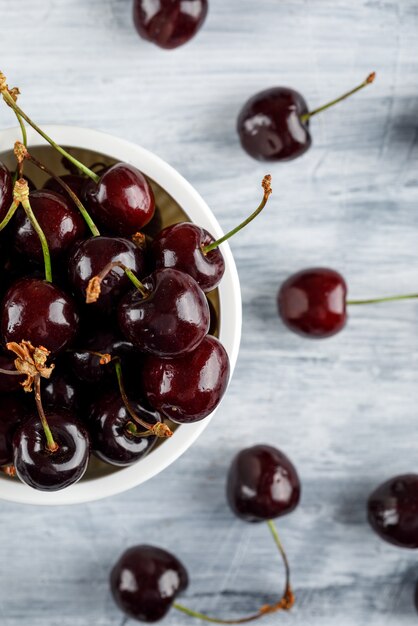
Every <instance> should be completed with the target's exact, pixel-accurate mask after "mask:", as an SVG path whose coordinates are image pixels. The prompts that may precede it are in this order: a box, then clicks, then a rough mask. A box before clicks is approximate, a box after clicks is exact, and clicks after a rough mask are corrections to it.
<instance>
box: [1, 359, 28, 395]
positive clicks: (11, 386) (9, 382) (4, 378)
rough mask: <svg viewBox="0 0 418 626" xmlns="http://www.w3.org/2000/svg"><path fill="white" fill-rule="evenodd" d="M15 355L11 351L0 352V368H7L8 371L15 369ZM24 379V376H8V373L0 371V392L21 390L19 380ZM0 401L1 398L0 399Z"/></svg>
mask: <svg viewBox="0 0 418 626" xmlns="http://www.w3.org/2000/svg"><path fill="white" fill-rule="evenodd" d="M15 358H16V355H13V354H12V353H11V352H9V353H8V354H7V353H3V352H0V369H2V370H8V371H9V372H14V371H16V368H15V365H14V362H15ZM24 379H25V376H9V374H1V373H0V394H2V393H11V392H13V391H21V390H22V386H21V384H20V383H21V382H22V381H23V380H24ZM0 403H1V399H0Z"/></svg>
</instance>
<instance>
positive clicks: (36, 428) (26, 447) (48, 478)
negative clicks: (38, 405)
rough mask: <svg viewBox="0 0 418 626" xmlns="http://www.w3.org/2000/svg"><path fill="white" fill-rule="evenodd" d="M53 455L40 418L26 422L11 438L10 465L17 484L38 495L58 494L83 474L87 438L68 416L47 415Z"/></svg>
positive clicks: (88, 449)
mask: <svg viewBox="0 0 418 626" xmlns="http://www.w3.org/2000/svg"><path fill="white" fill-rule="evenodd" d="M47 417H48V424H49V426H50V428H51V431H52V434H53V437H54V440H55V442H56V443H57V445H58V450H57V451H56V452H50V451H49V450H48V449H47V443H46V438H45V434H44V430H43V428H42V425H41V422H40V420H39V417H33V418H32V419H30V420H28V421H26V422H25V423H24V424H23V426H21V427H20V428H19V429H18V430H17V431H16V432H15V434H14V437H13V449H14V456H13V464H14V466H15V468H16V473H17V475H18V477H19V478H20V480H21V481H22V482H24V483H25V484H26V485H29V487H33V488H34V489H38V490H40V491H59V490H60V489H65V488H66V487H69V486H70V485H73V484H74V483H76V482H77V481H79V480H80V478H82V477H83V475H84V474H85V472H86V469H87V465H88V462H89V457H90V439H89V434H88V432H87V430H86V428H85V426H83V424H82V423H81V422H79V421H78V420H76V419H75V418H74V417H73V416H72V415H71V414H70V413H66V412H65V411H59V412H58V411H56V412H54V413H48V416H47Z"/></svg>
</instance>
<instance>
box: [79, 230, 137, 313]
mask: <svg viewBox="0 0 418 626" xmlns="http://www.w3.org/2000/svg"><path fill="white" fill-rule="evenodd" d="M115 261H120V262H121V263H123V264H124V265H125V266H126V267H127V268H128V269H130V270H132V271H133V272H135V274H136V275H137V276H138V277H142V276H143V273H144V268H145V260H144V251H143V250H141V249H139V248H137V247H136V246H135V244H134V243H132V241H129V239H123V238H122V237H90V239H86V240H85V241H83V242H82V243H80V244H77V245H76V247H75V248H74V250H73V252H72V253H71V256H70V259H69V262H68V267H69V269H68V274H69V279H70V282H71V284H72V285H73V287H74V289H75V291H76V294H77V295H78V297H79V298H80V299H81V300H82V301H83V302H85V299H86V289H87V286H88V283H89V281H90V279H91V278H93V276H97V274H99V273H100V272H101V271H102V270H103V269H104V268H105V267H106V265H108V264H109V263H113V262H115ZM130 287H132V283H131V282H130V280H129V278H128V277H127V276H126V274H125V272H124V271H123V270H122V269H121V268H120V267H114V268H113V269H112V271H111V272H109V273H108V274H107V276H106V277H105V278H104V280H103V281H102V283H101V295H100V298H99V299H98V301H97V303H95V304H90V305H89V307H95V308H98V309H100V310H101V311H106V312H112V311H114V310H115V307H116V305H117V301H118V299H119V298H120V297H121V295H122V294H124V293H125V292H126V291H127V290H128V289H129V288H130Z"/></svg>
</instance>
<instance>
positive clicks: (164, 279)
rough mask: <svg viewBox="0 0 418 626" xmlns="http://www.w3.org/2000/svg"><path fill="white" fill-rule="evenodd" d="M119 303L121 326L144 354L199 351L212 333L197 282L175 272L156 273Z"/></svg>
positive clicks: (166, 355)
mask: <svg viewBox="0 0 418 626" xmlns="http://www.w3.org/2000/svg"><path fill="white" fill-rule="evenodd" d="M142 284H143V286H144V288H145V290H146V291H147V292H148V293H147V295H146V296H143V295H142V294H141V293H140V292H139V291H138V290H136V289H133V290H132V291H130V292H129V293H128V294H126V296H125V297H124V298H123V299H122V301H121V303H120V304H119V311H118V319H119V326H120V328H121V330H122V332H123V334H124V335H125V337H126V338H127V339H128V340H129V341H131V342H132V343H133V344H134V345H135V346H136V347H137V348H139V349H140V350H141V351H143V352H149V353H151V354H155V355H157V356H163V357H171V356H177V355H179V354H183V353H185V352H190V351H191V350H194V349H195V348H197V346H198V345H199V344H200V343H201V341H202V340H203V338H204V337H205V335H206V334H207V332H208V330H209V324H210V311H209V305H208V302H207V300H206V296H205V294H204V293H203V291H202V290H201V289H200V287H199V285H198V284H197V283H196V281H195V280H194V279H193V278H192V277H191V276H189V275H188V274H184V273H183V272H178V271H177V270H173V269H162V270H156V271H155V272H153V273H152V274H151V275H150V276H148V277H147V278H145V279H144V280H143V281H142Z"/></svg>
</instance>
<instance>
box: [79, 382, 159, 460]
mask: <svg viewBox="0 0 418 626" xmlns="http://www.w3.org/2000/svg"><path fill="white" fill-rule="evenodd" d="M131 406H132V408H133V410H134V411H135V413H136V414H137V415H138V416H139V417H140V418H142V419H143V420H145V421H146V422H147V423H151V424H155V423H156V422H160V421H161V418H160V416H159V414H158V413H152V412H151V411H148V410H147V409H146V408H144V407H143V406H142V405H141V404H140V403H139V402H131ZM129 423H131V424H132V418H131V416H130V415H129V413H128V411H127V410H126V408H125V405H124V403H123V400H122V398H121V396H120V394H119V393H118V392H110V393H107V394H104V395H101V397H100V398H98V399H97V400H96V401H95V402H94V404H93V405H92V407H91V411H90V418H89V432H90V435H91V439H92V450H93V452H94V453H95V455H96V456H98V457H99V459H101V460H102V461H105V463H110V464H111V465H117V466H121V467H122V466H127V465H132V463H135V462H136V461H138V460H139V459H140V458H142V457H143V456H144V455H145V454H147V453H148V452H149V451H150V450H151V448H152V446H153V445H154V444H155V441H156V437H153V436H149V437H140V436H136V435H133V434H131V433H130V431H129V428H128V424H129ZM137 429H138V430H139V432H141V431H144V430H145V428H143V427H141V426H139V425H138V426H137Z"/></svg>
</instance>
